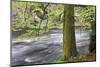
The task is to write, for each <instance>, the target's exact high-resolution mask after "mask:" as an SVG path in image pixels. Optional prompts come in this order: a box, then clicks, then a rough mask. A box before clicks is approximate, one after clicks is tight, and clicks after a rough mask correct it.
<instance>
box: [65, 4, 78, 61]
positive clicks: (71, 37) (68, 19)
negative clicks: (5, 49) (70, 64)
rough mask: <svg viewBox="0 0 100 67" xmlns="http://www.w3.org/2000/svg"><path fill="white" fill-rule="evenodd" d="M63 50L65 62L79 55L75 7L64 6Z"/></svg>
mask: <svg viewBox="0 0 100 67" xmlns="http://www.w3.org/2000/svg"><path fill="white" fill-rule="evenodd" d="M63 49H64V50H63V54H64V57H63V60H64V61H66V60H68V59H69V58H70V57H71V56H76V55H77V50H76V42H75V28H74V6H73V5H64V25H63Z"/></svg>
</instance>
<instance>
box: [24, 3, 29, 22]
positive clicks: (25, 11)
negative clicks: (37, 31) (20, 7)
mask: <svg viewBox="0 0 100 67" xmlns="http://www.w3.org/2000/svg"><path fill="white" fill-rule="evenodd" d="M25 3H26V7H25V10H24V21H25V22H26V13H27V4H28V2H25Z"/></svg>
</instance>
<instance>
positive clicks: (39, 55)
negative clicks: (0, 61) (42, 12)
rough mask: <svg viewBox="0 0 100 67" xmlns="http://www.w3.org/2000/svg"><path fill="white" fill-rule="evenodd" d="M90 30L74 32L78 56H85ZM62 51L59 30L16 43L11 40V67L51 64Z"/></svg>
mask: <svg viewBox="0 0 100 67" xmlns="http://www.w3.org/2000/svg"><path fill="white" fill-rule="evenodd" d="M90 32H91V31H90V30H84V31H79V30H75V37H76V47H77V51H78V53H79V54H87V53H89V51H88V46H89V42H90V41H89V38H90ZM62 51H63V34H62V31H61V30H51V31H49V34H48V35H45V36H42V37H40V38H39V37H38V39H37V40H35V38H33V39H32V38H31V39H28V40H22V41H20V42H16V39H14V38H12V57H11V65H12V66H15V65H27V64H43V63H52V62H53V61H54V60H56V59H58V58H59V57H60V55H61V53H62Z"/></svg>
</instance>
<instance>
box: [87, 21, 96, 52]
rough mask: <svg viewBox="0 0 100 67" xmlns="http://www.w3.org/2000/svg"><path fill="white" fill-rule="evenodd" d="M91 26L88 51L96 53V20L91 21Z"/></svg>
mask: <svg viewBox="0 0 100 67" xmlns="http://www.w3.org/2000/svg"><path fill="white" fill-rule="evenodd" d="M91 28H92V33H91V37H90V45H89V52H90V53H92V52H95V53H96V22H93V23H92V25H91Z"/></svg>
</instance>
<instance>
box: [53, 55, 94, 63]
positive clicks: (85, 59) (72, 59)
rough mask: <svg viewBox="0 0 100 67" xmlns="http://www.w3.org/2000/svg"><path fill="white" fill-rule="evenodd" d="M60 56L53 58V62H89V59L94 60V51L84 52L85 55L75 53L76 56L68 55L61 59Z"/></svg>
mask: <svg viewBox="0 0 100 67" xmlns="http://www.w3.org/2000/svg"><path fill="white" fill-rule="evenodd" d="M62 58H63V57H62V56H61V57H60V58H59V59H57V60H54V61H53V63H67V62H73V63H74V62H89V61H95V60H96V55H95V54H94V53H90V54H85V55H77V56H76V57H73V56H72V57H70V58H69V59H68V60H66V61H63V60H62Z"/></svg>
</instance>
